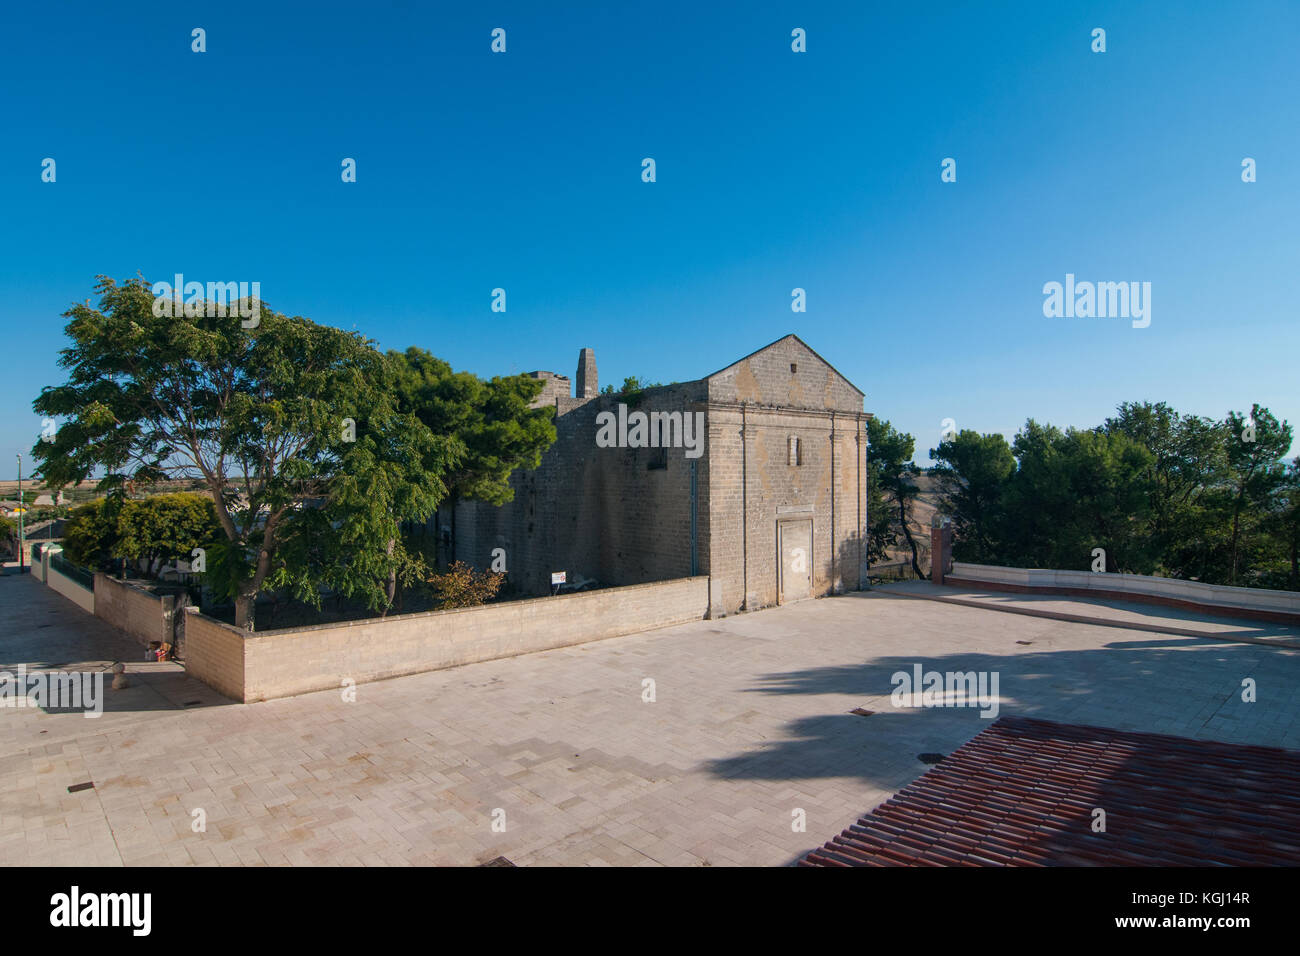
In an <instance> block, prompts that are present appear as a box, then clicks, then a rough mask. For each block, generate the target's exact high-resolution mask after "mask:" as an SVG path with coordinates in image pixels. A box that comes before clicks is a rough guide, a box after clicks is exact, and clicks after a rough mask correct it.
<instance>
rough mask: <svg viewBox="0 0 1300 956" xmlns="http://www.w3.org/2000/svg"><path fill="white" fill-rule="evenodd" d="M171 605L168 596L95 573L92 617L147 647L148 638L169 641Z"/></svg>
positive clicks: (172, 601) (173, 599)
mask: <svg viewBox="0 0 1300 956" xmlns="http://www.w3.org/2000/svg"><path fill="white" fill-rule="evenodd" d="M174 605H175V598H174V597H172V596H171V595H167V596H159V595H157V594H151V593H149V592H148V591H143V590H141V589H140V588H137V587H133V586H132V585H131V584H129V583H128V582H126V581H116V580H114V579H113V578H112V577H110V576H109V575H107V574H104V573H103V572H102V571H100V572H97V573H96V574H95V596H94V608H95V616H96V617H98V618H100V619H102V620H104V621H106V622H107V623H108V624H111V625H112V626H113V627H115V628H117V629H118V630H119V631H121V632H122V633H123V634H127V635H129V636H130V637H134V638H135V639H136V640H137V641H139V642H140V643H141V644H142V645H144V646H146V647H147V646H148V644H149V642H150V641H161V642H165V643H168V644H170V643H171V641H172V609H173V607H174Z"/></svg>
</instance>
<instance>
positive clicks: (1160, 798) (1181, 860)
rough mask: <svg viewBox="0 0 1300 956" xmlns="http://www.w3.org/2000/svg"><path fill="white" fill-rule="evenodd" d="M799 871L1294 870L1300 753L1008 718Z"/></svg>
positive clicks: (1299, 839)
mask: <svg viewBox="0 0 1300 956" xmlns="http://www.w3.org/2000/svg"><path fill="white" fill-rule="evenodd" d="M1096 807H1100V808H1101V809H1103V810H1105V811H1106V832H1104V833H1094V832H1093V831H1092V811H1093V809H1094V808H1096ZM800 865H801V866H936V865H938V866H972V865H974V866H1043V865H1046V866H1281V865H1288V866H1296V865H1300V752H1297V751H1292V750H1279V749H1275V748H1272V747H1258V746H1242V745H1236V744H1222V743H1214V742H1210V741H1203V740H1192V739H1188V738H1184V737H1169V736H1164V735H1161V734H1143V733H1134V732H1130V731H1120V730H1108V729H1106V728H1102V727H1084V726H1081V725H1078V724H1058V723H1053V722H1051V721H1046V720H1035V719H1033V718H1029V717H1003V718H1002V719H1000V720H999V721H998V722H997V723H995V724H993V726H991V727H989V728H988V729H987V730H985V731H983V732H982V733H980V734H979V735H978V736H976V737H975V738H974V739H972V740H971V741H970V742H968V743H967V744H966V745H965V746H963V747H961V748H960V749H958V750H957V751H955V752H954V753H952V754H950V755H949V756H947V757H945V758H944V759H943V761H942V762H941V763H939V764H938V765H936V766H935V768H934V769H933V770H931V771H929V772H928V773H926V774H925V775H924V776H922V777H921V778H919V779H918V780H916V781H914V782H913V783H912V784H910V785H909V786H907V787H904V788H903V789H902V790H901V791H899V793H898V794H897V795H896V796H894V797H893V798H891V799H890V800H888V801H886V802H885V803H883V804H881V805H880V806H879V807H877V808H876V809H875V810H873V811H872V812H871V813H870V814H869V815H867V816H865V817H863V818H862V819H861V820H859V821H858V823H857V824H856V825H855V826H852V827H850V828H849V829H847V830H845V831H844V832H843V833H841V834H840V835H839V836H838V837H836V838H835V839H834V840H832V841H831V842H830V843H827V844H826V845H825V846H823V847H822V848H820V849H817V850H813V851H812V852H811V853H809V854H808V855H807V856H806V857H804V859H802V860H801V861H800Z"/></svg>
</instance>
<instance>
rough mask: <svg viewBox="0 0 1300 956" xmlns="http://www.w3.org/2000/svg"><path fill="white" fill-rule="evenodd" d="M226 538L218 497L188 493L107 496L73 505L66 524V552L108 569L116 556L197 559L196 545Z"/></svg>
mask: <svg viewBox="0 0 1300 956" xmlns="http://www.w3.org/2000/svg"><path fill="white" fill-rule="evenodd" d="M220 537H221V525H220V524H219V523H218V522H217V516H216V510H215V508H214V507H213V505H212V499H210V498H208V497H207V496H205V495H198V494H193V493H188V492H182V493H178V494H166V495H153V496H151V497H148V498H141V499H127V500H122V499H121V498H120V497H118V498H103V499H100V500H99V501H92V502H89V503H87V504H84V505H78V506H77V507H76V508H74V509H73V510H72V513H71V514H70V515H69V517H68V521H67V524H66V525H65V526H64V537H63V549H64V556H65V557H66V558H67V559H68V560H69V561H71V562H73V563H74V564H79V565H81V566H83V567H88V568H96V569H100V570H108V569H109V568H110V567H111V565H112V562H113V559H115V558H130V559H132V560H142V559H143V560H147V561H149V562H150V563H151V564H155V563H156V564H168V563H171V562H173V561H176V560H177V559H179V560H183V561H189V560H191V556H192V554H193V551H194V549H195V548H210V547H212V545H213V544H214V543H215V542H217V541H218V540H219V539H220Z"/></svg>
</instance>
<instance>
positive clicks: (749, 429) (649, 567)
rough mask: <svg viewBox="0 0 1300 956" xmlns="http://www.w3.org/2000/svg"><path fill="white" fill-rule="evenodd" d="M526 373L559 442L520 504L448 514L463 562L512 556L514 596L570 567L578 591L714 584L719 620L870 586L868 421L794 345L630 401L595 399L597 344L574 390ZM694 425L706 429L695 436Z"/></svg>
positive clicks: (841, 385) (582, 362) (846, 386)
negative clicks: (684, 581) (685, 580)
mask: <svg viewBox="0 0 1300 956" xmlns="http://www.w3.org/2000/svg"><path fill="white" fill-rule="evenodd" d="M529 374H531V375H533V376H534V377H537V378H541V379H545V380H546V385H545V387H544V389H543V391H542V393H541V395H540V396H539V397H538V398H537V400H536V402H535V404H536V405H553V406H554V408H555V427H556V432H557V439H556V442H555V444H554V445H552V446H551V448H550V449H548V450H547V452H546V453H545V455H544V456H543V458H542V462H541V466H540V467H538V468H537V469H536V470H533V471H520V472H516V473H515V474H514V475H513V476H512V478H511V483H512V485H513V487H514V489H515V498H514V501H512V502H510V503H509V504H506V505H503V506H500V507H497V506H493V505H487V504H483V503H480V502H461V503H460V504H458V505H457V506H456V508H455V515H454V516H453V515H451V514H450V513H449V509H447V508H444V509H443V510H442V511H441V512H440V513H439V515H438V516H437V521H438V522H439V524H440V525H441V526H442V528H443V529H444V532H445V530H446V529H447V528H448V527H449V525H450V524H451V522H453V521H454V527H455V535H454V550H455V554H454V555H453V558H454V559H455V560H461V561H465V562H466V563H468V564H472V565H474V566H475V567H479V568H488V567H490V566H491V564H492V556H493V552H494V550H495V549H498V548H500V549H503V550H504V552H505V558H506V571H507V575H508V577H507V582H508V585H509V586H510V589H511V590H512V591H514V592H516V593H522V594H536V595H543V594H548V593H551V575H552V574H553V573H555V572H561V571H562V572H565V573H566V575H567V578H568V582H569V584H570V585H571V586H572V585H575V584H581V583H583V582H585V581H586V580H588V579H591V580H594V581H596V582H598V583H599V585H600V586H619V585H628V584H641V583H645V582H649V581H660V580H666V579H670V578H678V577H686V576H688V575H708V576H709V579H710V584H709V614H710V616H711V617H720V616H723V615H726V614H732V613H735V612H737V611H740V610H753V609H756V608H760V607H766V606H768V605H772V604H783V603H787V602H790V601H797V600H800V599H803V598H809V597H816V596H820V595H825V594H833V593H838V592H840V591H842V590H855V589H859V588H861V587H863V586H865V584H866V580H867V564H866V549H865V543H866V542H865V529H866V527H867V461H866V455H867V435H866V424H867V420H868V419H869V418H870V416H869V415H868V414H867V413H865V412H864V411H863V393H862V392H861V391H860V390H859V389H858V388H857V387H856V386H854V385H853V383H851V382H849V381H848V380H847V379H846V378H844V377H843V376H842V375H840V373H839V372H837V371H836V370H835V369H834V368H832V367H831V365H830V364H829V363H828V362H827V361H826V360H825V359H823V358H822V357H821V356H820V355H818V354H817V353H816V352H814V351H813V350H812V349H811V348H809V347H808V346H807V345H805V344H804V343H803V342H802V341H801V340H800V339H799V338H798V337H797V336H794V335H787V336H785V337H784V338H781V339H778V340H777V341H776V342H773V343H772V344H771V345H768V346H765V347H764V348H761V349H759V350H758V351H757V352H754V353H752V354H751V355H747V356H745V357H744V358H742V359H740V360H738V361H736V362H733V363H732V364H731V365H728V366H727V367H726V368H724V369H721V370H719V371H717V372H714V373H713V374H712V375H706V376H705V377H704V378H700V379H697V380H695V381H693V382H682V383H678V384H674V385H666V386H661V387H658V388H652V389H647V390H646V391H644V392H641V393H638V394H637V395H632V396H621V395H601V394H599V389H598V383H597V377H596V361H595V355H594V354H593V352H592V350H591V349H583V350H582V351H581V352H580V353H579V357H578V370H577V377H576V380H575V381H574V382H572V383H571V382H570V380H569V379H568V378H567V377H565V376H562V375H557V374H555V373H553V372H531V373H529ZM571 387H572V392H571V391H570V389H571ZM620 405H623V406H624V408H622V409H620V408H619V406H620ZM637 412H642V413H644V415H641V416H637V415H636V414H635V413H637ZM673 413H677V415H674V414H673ZM638 418H641V419H643V420H644V419H648V421H649V426H648V428H640V429H638V428H637V427H636V422H637V419H638ZM683 421H684V422H685V424H686V425H687V426H689V425H690V424H691V423H692V422H699V423H702V424H703V429H702V431H703V434H702V435H692V434H691V433H690V431H689V430H687V432H686V434H685V437H684V440H683V435H682V427H681V426H682V422H683ZM615 423H617V427H615ZM647 432H648V434H647ZM692 438H693V439H694V447H692V442H691V439H692ZM647 439H648V440H647ZM643 445H648V446H650V447H639V446H643ZM664 445H668V446H671V447H653V446H664Z"/></svg>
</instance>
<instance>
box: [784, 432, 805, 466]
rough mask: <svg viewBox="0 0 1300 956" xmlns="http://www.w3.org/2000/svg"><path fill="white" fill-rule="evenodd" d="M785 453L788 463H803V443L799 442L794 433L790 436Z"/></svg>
mask: <svg viewBox="0 0 1300 956" xmlns="http://www.w3.org/2000/svg"><path fill="white" fill-rule="evenodd" d="M786 455H787V464H790V465H802V464H803V445H802V444H801V443H800V441H799V439H798V437H796V436H795V435H791V436H790V439H789V444H788V446H787V451H786Z"/></svg>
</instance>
